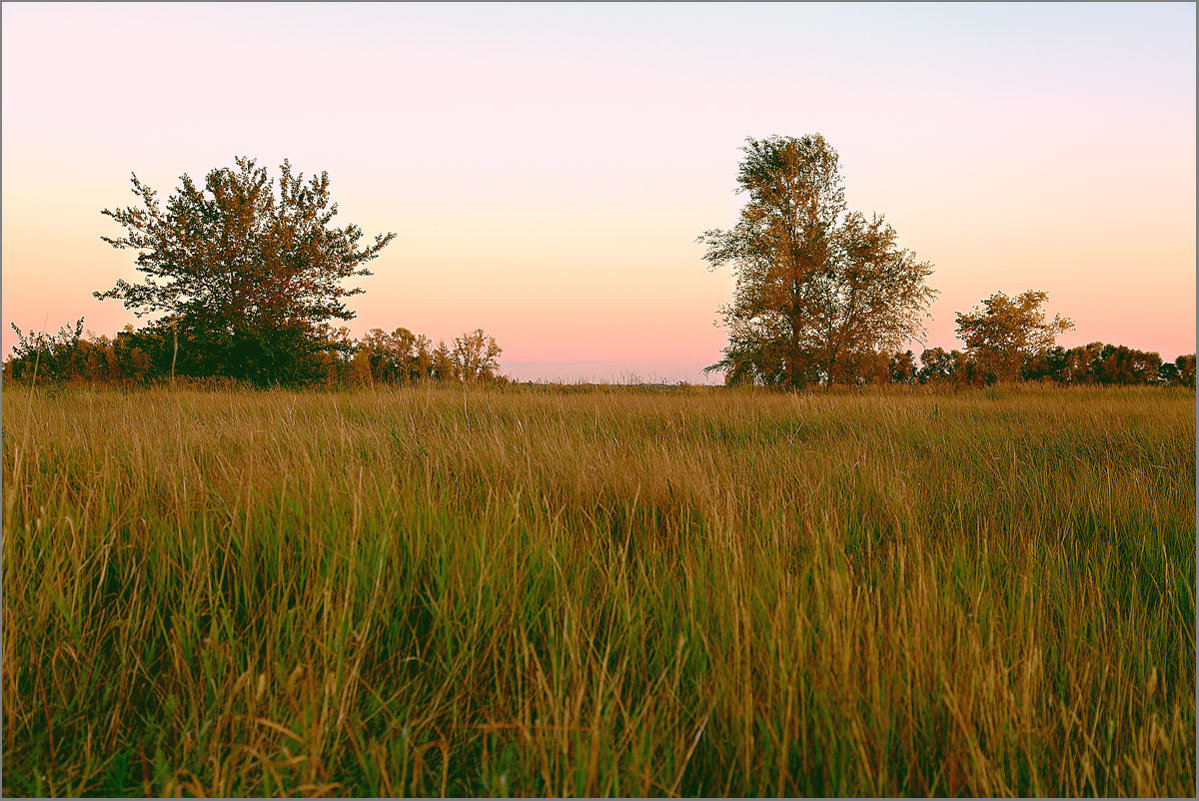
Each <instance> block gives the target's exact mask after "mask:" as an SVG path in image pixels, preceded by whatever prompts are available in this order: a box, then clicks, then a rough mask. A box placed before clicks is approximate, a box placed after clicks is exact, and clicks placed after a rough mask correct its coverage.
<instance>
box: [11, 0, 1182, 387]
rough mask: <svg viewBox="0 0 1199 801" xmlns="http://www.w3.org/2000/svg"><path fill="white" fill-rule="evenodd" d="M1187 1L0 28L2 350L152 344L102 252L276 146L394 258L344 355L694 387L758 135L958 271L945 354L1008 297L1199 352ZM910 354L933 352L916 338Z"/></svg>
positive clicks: (92, 22) (152, 17)
mask: <svg viewBox="0 0 1199 801" xmlns="http://www.w3.org/2000/svg"><path fill="white" fill-rule="evenodd" d="M1194 31H1195V8H1194V6H1193V5H1191V4H1127V5H1126V4H1095V5H1091V4H1060V5H1038V4H1016V5H1004V4H996V5H977V4H963V5H949V4H930V5H918V6H889V5H881V4H880V5H827V6H826V5H821V4H760V5H758V4H755V5H715V4H702V5H678V4H661V5H624V4H619V5H594V6H593V5H518V4H514V5H503V6H475V5H448V6H443V5H427V6H426V5H417V6H409V5H388V4H363V5H351V6H344V5H337V6H334V5H313V4H303V5H283V4H254V5H239V4H213V5H141V4H129V5H69V4H46V5H35V4H17V5H12V4H6V5H4V7H3V214H2V217H3V220H2V225H3V239H2V258H3V302H2V312H3V327H4V335H3V349H4V352H5V353H7V352H8V351H9V349H10V348H11V347H12V345H13V343H14V341H15V336H14V335H13V334H12V331H11V330H10V329H9V327H8V325H9V323H10V322H15V323H16V324H17V325H19V326H21V327H22V328H30V327H35V328H43V327H50V328H55V329H56V328H57V327H58V326H59V325H61V324H63V323H65V322H67V321H73V320H75V319H77V318H78V317H79V316H80V315H84V316H86V318H87V326H88V327H89V328H91V329H93V330H95V331H97V332H103V333H109V334H111V333H112V332H113V331H115V330H117V329H119V328H120V327H121V326H123V325H124V324H125V323H127V322H132V321H133V318H132V316H131V314H129V313H128V312H126V311H125V310H124V309H123V308H122V307H121V306H120V304H117V303H114V302H112V301H109V302H106V303H100V302H98V301H96V300H94V299H93V298H92V297H91V292H92V291H93V290H97V289H106V288H108V287H110V286H112V284H113V282H114V281H115V280H116V279H117V278H118V277H123V278H126V279H133V278H135V276H136V275H137V273H136V271H135V270H134V268H133V262H132V257H131V255H130V254H129V253H124V252H117V251H113V250H111V249H110V248H108V247H107V246H106V245H104V244H103V243H102V242H101V241H100V239H99V237H100V235H102V234H109V235H112V234H114V233H115V228H116V226H115V225H114V224H113V223H112V222H111V221H109V220H108V219H107V218H104V217H102V216H101V215H100V213H99V212H100V209H102V208H104V207H106V206H107V207H115V206H118V205H126V204H128V203H129V202H131V200H132V196H131V195H130V194H129V191H128V189H129V183H128V179H129V173H130V172H131V171H136V172H137V173H138V175H139V176H140V177H141V178H142V179H143V180H145V181H146V182H147V183H149V184H150V185H152V186H154V187H156V188H157V189H159V190H160V193H161V194H163V195H164V196H165V195H166V194H167V193H168V192H169V191H170V190H171V189H173V188H174V187H175V186H176V185H177V184H178V176H179V175H180V174H182V173H184V172H187V173H189V174H191V175H192V176H194V177H197V178H199V177H201V176H203V175H204V174H205V173H206V172H207V171H208V170H209V169H211V168H213V167H217V166H228V165H231V164H232V161H233V157H234V156H235V155H249V156H255V157H257V158H259V159H260V161H261V162H264V163H266V164H268V165H271V167H272V171H273V172H274V171H275V170H274V167H275V165H277V164H278V163H279V162H280V161H281V160H282V159H283V158H284V157H288V158H290V159H291V161H292V163H293V165H295V166H296V168H297V169H300V170H303V171H305V172H306V173H311V172H314V171H320V170H327V171H328V172H329V174H330V177H331V179H332V188H333V195H334V198H335V199H336V200H337V201H338V202H339V204H340V207H341V210H342V217H341V218H340V219H342V220H343V221H353V222H356V223H358V224H359V225H361V226H362V227H363V228H364V229H365V231H366V232H367V234H368V235H370V234H374V233H376V232H381V231H387V230H392V231H395V232H397V234H398V237H397V239H396V241H395V242H394V243H393V244H392V245H391V246H390V247H389V248H388V249H387V250H385V251H384V255H383V256H381V257H380V258H379V259H378V260H377V261H375V262H374V263H373V264H372V265H371V266H372V269H374V271H375V273H376V274H375V276H373V277H371V278H368V279H365V281H364V282H363V286H364V287H365V289H366V294H364V295H362V296H359V297H358V298H356V299H355V303H354V308H355V309H356V310H357V311H358V317H357V319H355V320H354V321H353V322H352V323H351V325H350V327H351V330H352V331H354V333H356V334H360V333H362V332H364V331H365V330H367V329H369V328H373V327H382V328H386V329H388V330H390V329H392V328H395V327H397V326H401V325H402V326H405V327H407V328H410V329H412V330H414V331H418V332H422V333H425V334H428V335H429V336H431V337H433V338H434V339H435V340H436V339H440V338H444V339H446V340H449V339H452V338H453V337H454V336H456V335H457V334H460V333H462V332H463V331H466V330H468V329H473V328H475V327H483V328H484V329H486V330H487V331H488V332H489V333H490V334H492V335H494V336H495V337H496V339H497V340H498V341H499V342H500V344H501V345H502V346H503V347H504V355H503V358H502V363H503V367H504V370H505V372H507V373H509V374H510V375H513V376H514V377H517V378H521V379H524V378H565V379H574V378H591V379H597V380H603V379H610V378H616V379H620V378H622V377H633V376H636V377H640V378H643V379H649V378H657V379H659V380H667V381H675V380H680V379H681V380H688V381H700V380H702V379H701V377H700V375H699V370H700V369H701V368H702V367H703V366H705V365H707V364H711V363H712V362H714V361H716V360H717V359H718V358H719V357H720V349H721V348H722V347H723V346H724V344H725V341H726V340H725V336H724V334H723V332H722V331H721V330H720V329H718V328H716V327H714V326H713V320H714V319H715V317H716V308H717V307H718V306H719V305H720V304H721V303H723V302H725V301H726V300H728V298H729V297H730V294H731V292H732V279H731V277H730V276H729V275H728V274H727V273H723V272H722V273H711V272H709V271H707V270H706V268H705V264H704V262H703V261H702V259H701V256H702V253H703V248H702V246H701V245H698V244H695V241H694V240H695V238H696V236H697V235H698V234H699V233H700V232H702V231H703V230H705V229H708V228H713V227H728V226H730V225H732V224H733V223H734V222H735V219H736V214H737V209H738V208H739V203H740V200H739V198H738V197H737V196H735V195H734V194H733V189H734V187H735V175H736V169H737V162H738V159H739V158H740V155H741V154H740V152H739V150H738V148H739V147H740V146H741V144H742V143H743V140H744V138H745V137H746V136H755V137H764V136H769V135H771V134H782V135H793V136H800V135H803V134H806V133H812V132H820V133H822V134H824V136H825V137H826V138H827V139H828V140H829V141H830V142H831V143H832V144H833V146H834V147H836V148H837V149H838V151H839V152H840V155H841V163H842V168H843V174H844V177H845V182H846V195H847V199H848V201H849V204H850V206H851V207H852V208H857V209H860V210H862V211H864V212H867V213H869V212H872V211H877V212H881V213H885V214H886V215H887V217H888V219H889V220H890V221H891V223H892V224H893V225H894V226H895V227H896V229H897V230H898V231H899V233H900V235H901V237H902V239H903V242H904V244H905V245H906V246H907V247H910V248H912V249H913V250H915V251H916V252H917V253H918V254H919V256H920V257H921V258H924V259H928V260H930V261H932V262H933V263H934V264H935V265H936V272H935V273H934V275H933V277H932V281H931V283H932V285H933V286H934V287H935V288H937V289H939V290H940V291H941V296H940V298H939V300H938V302H937V303H936V305H935V306H934V307H933V309H932V313H933V319H932V320H931V321H930V323H929V326H928V328H929V330H928V336H927V338H926V344H927V345H930V346H931V345H940V346H943V347H960V343H958V342H956V341H955V339H954V322H953V315H954V312H955V311H964V310H966V309H969V308H970V307H971V306H973V305H975V304H977V303H978V302H979V301H980V300H981V299H982V298H983V297H984V296H986V295H989V294H990V293H991V292H993V291H995V290H1000V289H1001V290H1004V291H1007V292H1009V293H1016V292H1020V291H1022V290H1024V289H1028V288H1038V289H1044V290H1047V291H1048V292H1049V293H1050V304H1049V311H1050V313H1051V314H1052V313H1054V312H1061V313H1063V314H1065V315H1067V316H1069V317H1071V318H1072V319H1073V320H1074V321H1075V323H1076V324H1077V329H1076V330H1075V331H1073V332H1070V333H1069V334H1067V335H1066V336H1063V337H1062V338H1061V339H1060V340H1059V341H1060V342H1061V343H1062V344H1064V345H1075V344H1083V343H1086V342H1091V341H1095V340H1102V341H1105V342H1114V343H1122V344H1127V345H1130V346H1133V347H1138V348H1143V349H1149V350H1156V351H1158V352H1160V353H1161V354H1162V356H1164V357H1166V358H1174V357H1175V356H1177V355H1178V354H1180V353H1184V352H1186V353H1189V352H1193V351H1194V350H1195V79H1194V75H1195V37H1194ZM914 347H915V349H916V350H917V352H919V350H920V347H921V346H920V345H919V344H915V343H914Z"/></svg>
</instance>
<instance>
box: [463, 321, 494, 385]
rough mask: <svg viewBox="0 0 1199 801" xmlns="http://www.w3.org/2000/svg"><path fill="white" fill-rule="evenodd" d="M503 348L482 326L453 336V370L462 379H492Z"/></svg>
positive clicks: (470, 380) (468, 380)
mask: <svg viewBox="0 0 1199 801" xmlns="http://www.w3.org/2000/svg"><path fill="white" fill-rule="evenodd" d="M503 352H504V349H503V348H501V347H500V346H499V345H498V344H496V341H495V338H494V337H489V336H487V334H486V333H485V332H484V331H483V329H482V328H476V329H475V330H474V331H470V332H468V333H465V334H463V335H462V336H460V337H455V338H454V350H453V353H452V355H451V358H452V359H453V360H454V371H455V373H456V374H457V375H459V376H460V377H461V378H462V380H463V381H467V382H473V381H494V380H495V378H496V371H497V370H499V368H500V354H501V353H503Z"/></svg>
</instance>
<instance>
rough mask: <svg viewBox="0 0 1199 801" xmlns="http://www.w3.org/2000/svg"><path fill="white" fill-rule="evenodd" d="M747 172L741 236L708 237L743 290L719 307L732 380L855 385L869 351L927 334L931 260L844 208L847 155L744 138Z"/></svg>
mask: <svg viewBox="0 0 1199 801" xmlns="http://www.w3.org/2000/svg"><path fill="white" fill-rule="evenodd" d="M742 151H743V152H744V153H745V158H744V159H743V160H742V162H741V164H740V168H739V171H738V174H737V182H738V189H737V191H738V192H744V193H747V194H748V195H749V199H748V201H747V202H746V204H745V206H744V208H742V210H741V215H740V218H739V220H738V222H737V225H736V226H735V227H734V228H733V229H731V230H727V231H726V230H720V229H714V230H710V231H706V232H704V233H703V234H702V235H701V236H700V237H699V239H698V240H697V241H698V242H701V243H703V244H706V245H707V246H708V250H707V252H706V254H705V255H704V259H705V260H706V261H708V262H709V264H710V265H711V267H712V268H713V269H715V268H718V267H721V266H725V265H729V266H731V268H732V269H733V272H734V274H735V275H736V279H737V285H736V290H735V294H734V298H733V301H732V303H730V304H727V305H725V306H723V307H721V309H720V313H721V314H722V316H723V318H724V324H725V326H726V327H727V328H728V330H729V345H728V347H727V348H725V350H724V354H725V357H724V358H723V359H721V360H720V361H719V362H717V363H716V364H714V365H712V366H711V367H709V368H708V370H721V371H723V372H724V373H725V380H726V382H729V383H737V382H740V381H756V382H759V383H764V384H778V385H785V386H789V387H801V386H803V385H805V384H808V383H812V382H816V381H822V382H825V383H833V382H835V381H853V380H856V378H858V376H857V375H855V368H854V365H855V364H865V365H872V364H873V361H872V359H871V358H868V357H867V356H868V354H877V353H878V352H880V351H881V350H884V349H895V348H898V347H899V346H900V345H901V344H903V343H904V342H905V341H907V340H910V339H912V338H914V337H916V336H918V335H919V334H920V333H921V332H922V331H923V328H922V325H921V322H922V320H923V318H924V316H925V312H926V310H927V308H928V305H929V304H930V303H931V302H932V299H933V298H934V297H935V295H936V291H935V290H933V289H930V288H929V287H928V286H927V285H926V284H925V281H926V279H927V278H928V276H929V275H930V274H931V273H932V266H931V265H930V264H929V263H928V262H920V261H917V260H916V258H915V255H914V254H913V253H911V252H910V251H908V250H905V249H903V248H901V247H899V245H898V237H897V235H896V233H895V230H894V229H893V228H892V227H891V226H890V225H889V224H887V223H886V221H885V220H884V219H883V217H881V216H879V215H873V216H872V218H871V219H870V220H867V219H866V218H865V217H864V216H863V215H862V214H859V213H857V212H850V211H848V210H847V209H846V205H845V193H844V189H843V187H842V182H841V175H840V173H839V171H838V156H837V152H836V151H835V150H834V149H833V148H832V147H831V146H830V145H829V144H828V143H827V142H826V141H825V139H824V137H822V136H820V135H819V134H814V135H811V136H805V137H803V138H800V139H796V138H793V137H779V136H772V137H770V138H768V139H761V140H758V139H753V138H752V137H750V138H748V139H747V140H746V145H745V147H743V148H742Z"/></svg>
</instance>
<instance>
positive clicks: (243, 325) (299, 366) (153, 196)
mask: <svg viewBox="0 0 1199 801" xmlns="http://www.w3.org/2000/svg"><path fill="white" fill-rule="evenodd" d="M280 171H281V175H280V178H279V184H278V191H277V192H276V190H275V185H274V182H273V181H272V180H271V179H270V178H269V177H268V175H267V170H266V168H265V167H258V166H256V162H255V161H254V160H253V159H247V158H237V159H236V169H229V168H222V169H214V170H212V171H211V172H209V173H208V177H207V179H206V181H205V184H204V187H203V188H202V189H201V188H199V187H197V185H196V184H195V182H194V181H193V180H192V179H191V178H190V177H189V176H187V175H183V176H182V177H181V178H180V181H181V185H180V187H178V188H177V189H176V190H175V192H174V194H172V195H171V196H170V197H169V198H168V199H167V202H166V204H165V206H164V205H163V204H161V203H160V202H159V200H158V197H157V193H156V192H155V191H154V190H153V189H151V188H150V187H148V186H146V185H145V184H143V183H142V182H141V181H140V180H139V179H138V177H137V175H136V174H134V175H133V176H132V183H133V194H134V195H135V196H136V197H137V198H138V200H139V201H140V205H134V206H129V207H127V208H123V209H117V210H115V211H113V210H110V209H104V210H103V211H102V212H101V213H102V214H104V215H105V216H108V217H111V218H112V219H113V220H114V221H116V222H117V223H118V224H119V225H121V226H122V227H123V228H124V229H125V232H124V235H123V236H120V237H108V236H103V237H101V239H103V240H104V241H105V242H107V243H108V244H109V245H111V246H112V247H114V248H116V249H118V250H125V249H129V250H135V251H137V259H136V262H135V263H136V265H137V269H138V270H139V271H140V272H141V273H143V274H144V278H143V280H142V281H141V282H140V283H133V284H131V283H128V282H126V281H124V280H118V281H117V282H116V285H115V286H114V287H113V288H112V289H109V290H107V291H105V292H96V293H95V296H96V297H97V298H99V299H102V300H103V299H108V298H112V299H116V300H120V301H122V302H123V303H124V304H125V307H126V308H128V309H132V310H133V311H134V313H135V314H136V315H137V316H139V317H141V316H144V315H149V314H163V315H165V317H164V318H163V319H166V320H169V322H170V325H171V328H172V336H173V338H175V341H176V342H178V336H179V335H180V334H183V333H185V332H186V335H187V339H188V340H190V342H191V343H192V347H191V353H190V354H182V355H183V356H184V359H185V363H184V366H185V367H186V369H187V372H190V373H191V374H195V375H211V374H218V375H228V376H231V377H235V378H243V379H249V380H253V381H256V382H259V383H275V382H280V381H292V380H297V379H300V378H304V377H308V376H307V373H308V372H312V371H313V370H315V365H316V364H317V363H316V362H315V361H313V360H312V359H311V358H310V357H311V356H312V354H314V353H315V352H317V351H319V350H320V349H321V348H322V347H323V340H322V339H321V337H319V336H318V335H317V332H318V329H319V326H320V325H321V324H323V323H326V322H328V321H329V320H334V319H336V320H349V319H352V318H353V317H354V312H352V311H350V310H349V309H348V308H347V307H346V305H345V302H344V301H345V298H347V297H350V296H352V295H356V294H359V293H360V292H362V289H361V288H358V287H353V288H348V287H346V286H344V285H343V281H345V280H346V279H350V278H354V277H359V276H367V275H370V274H371V273H370V271H369V270H367V269H365V268H363V267H362V265H363V264H365V263H367V262H369V261H371V260H372V259H374V258H376V257H377V256H378V255H379V251H381V250H382V249H383V248H384V247H385V246H386V245H387V244H388V243H389V242H390V241H391V240H392V239H393V238H394V237H395V234H393V233H388V234H386V235H382V234H381V235H377V236H376V237H375V239H374V242H373V244H368V245H364V246H359V244H358V243H359V240H360V239H361V238H362V236H363V234H362V230H361V229H360V228H359V227H358V226H356V225H353V224H350V225H346V226H344V227H341V228H336V227H333V226H332V225H331V223H332V220H333V218H334V217H335V216H336V215H337V204H336V203H332V202H331V198H330V194H329V176H328V174H327V173H324V172H322V173H321V174H320V175H319V176H314V177H313V178H312V179H310V180H309V181H308V182H305V181H304V180H303V175H302V174H300V173H296V174H293V173H292V168H291V165H290V163H289V162H287V161H286V160H285V161H284V162H283V164H282V166H281V168H280ZM173 359H174V357H173Z"/></svg>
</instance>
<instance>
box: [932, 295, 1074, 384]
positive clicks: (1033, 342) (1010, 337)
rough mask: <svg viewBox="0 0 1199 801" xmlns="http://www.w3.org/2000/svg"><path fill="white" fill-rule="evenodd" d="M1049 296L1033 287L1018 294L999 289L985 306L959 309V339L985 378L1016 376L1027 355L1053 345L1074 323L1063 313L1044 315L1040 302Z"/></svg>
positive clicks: (1009, 377)
mask: <svg viewBox="0 0 1199 801" xmlns="http://www.w3.org/2000/svg"><path fill="white" fill-rule="evenodd" d="M1048 299H1049V293H1047V292H1041V291H1037V290H1032V289H1030V290H1028V291H1027V292H1022V293H1021V294H1019V295H1017V296H1016V297H1015V298H1009V297H1008V296H1007V295H1006V294H1004V293H1003V292H996V293H995V294H993V295H991V296H990V297H989V298H986V299H985V300H983V308H982V309H979V308H977V307H975V308H974V309H973V310H972V311H969V312H958V313H957V315H956V318H957V326H958V329H957V336H958V339H960V340H962V342H964V343H966V352H967V353H968V354H969V355H970V357H971V359H972V360H973V362H974V364H975V365H976V368H977V369H978V370H979V371H980V372H981V373H982V374H983V375H984V376H985V380H989V381H995V380H999V381H1013V380H1015V379H1016V377H1017V376H1018V375H1019V373H1020V366H1021V363H1022V362H1023V361H1024V359H1026V358H1029V357H1033V356H1036V355H1037V354H1038V353H1041V352H1043V351H1045V350H1047V349H1049V348H1051V347H1053V344H1054V339H1055V337H1056V335H1057V334H1059V333H1062V332H1065V331H1069V330H1070V329H1072V328H1073V327H1074V323H1072V322H1071V321H1070V320H1068V319H1065V318H1063V317H1061V316H1060V315H1054V317H1053V320H1052V321H1047V320H1046V319H1045V312H1044V311H1043V310H1042V308H1041V306H1042V304H1044V303H1045V301H1047V300H1048Z"/></svg>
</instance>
